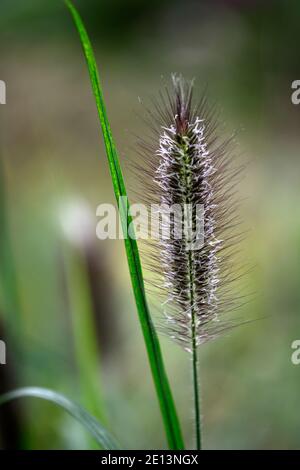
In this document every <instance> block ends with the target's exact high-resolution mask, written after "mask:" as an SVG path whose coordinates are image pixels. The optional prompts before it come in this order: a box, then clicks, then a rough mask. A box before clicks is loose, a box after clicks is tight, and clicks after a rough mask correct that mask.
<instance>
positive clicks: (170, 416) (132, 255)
mask: <svg viewBox="0 0 300 470" xmlns="http://www.w3.org/2000/svg"><path fill="white" fill-rule="evenodd" d="M65 2H66V5H67V7H68V8H69V10H70V12H71V15H72V17H73V20H74V23H75V25H76V28H77V30H78V33H79V36H80V40H81V44H82V47H83V51H84V55H85V58H86V61H87V65H88V70H89V74H90V79H91V84H92V89H93V93H94V97H95V100H96V106H97V110H98V114H99V119H100V124H101V128H102V133H103V138H104V144H105V148H106V153H107V158H108V163H109V168H110V173H111V177H112V182H113V187H114V192H115V196H116V199H117V202H118V205H119V212H120V219H121V224H122V228H123V232H125V233H127V228H128V226H129V224H130V223H131V222H132V219H131V217H130V215H129V214H128V209H129V203H128V199H127V193H126V188H125V184H124V179H123V175H122V171H121V167H120V163H119V158H118V154H117V150H116V147H115V144H114V141H113V138H112V133H111V130H110V125H109V121H108V118H107V114H106V109H105V105H104V99H103V94H102V89H101V86H100V81H99V76H98V71H97V65H96V61H95V57H94V53H93V49H92V46H91V43H90V40H89V37H88V34H87V32H86V29H85V27H84V25H83V23H82V20H81V18H80V16H79V14H78V12H77V10H76V9H75V7H74V6H73V4H72V3H71V1H69V0H65ZM119 197H124V198H126V201H124V199H122V201H121V203H120V201H119ZM125 248H126V254H127V260H128V265H129V271H130V276H131V281H132V287H133V292H134V296H135V301H136V305H137V310H138V314H139V319H140V323H141V327H142V331H143V335H144V340H145V344H146V349H147V352H148V357H149V362H150V366H151V371H152V375H153V380H154V383H155V387H156V392H157V395H158V399H159V403H160V409H161V413H162V417H163V421H164V425H165V430H166V434H167V439H168V443H169V446H170V448H171V449H183V448H184V444H183V439H182V435H181V430H180V425H179V421H178V418H177V413H176V409H175V405H174V401H173V397H172V393H171V389H170V386H169V382H168V378H167V375H166V371H165V367H164V363H163V359H162V355H161V350H160V345H159V341H158V337H157V334H156V332H155V329H154V326H153V324H152V321H151V316H150V312H149V309H148V305H147V301H146V295H145V288H144V281H143V275H142V268H141V262H140V256H139V251H138V247H137V242H136V240H134V239H133V238H129V237H125Z"/></svg>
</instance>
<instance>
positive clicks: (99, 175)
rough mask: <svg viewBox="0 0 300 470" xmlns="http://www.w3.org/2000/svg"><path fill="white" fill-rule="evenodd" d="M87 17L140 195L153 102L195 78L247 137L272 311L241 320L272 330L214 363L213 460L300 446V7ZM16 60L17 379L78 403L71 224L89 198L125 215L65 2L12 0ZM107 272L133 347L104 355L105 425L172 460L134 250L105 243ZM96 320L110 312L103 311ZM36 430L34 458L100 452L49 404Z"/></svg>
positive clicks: (12, 99)
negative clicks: (295, 346) (240, 451)
mask: <svg viewBox="0 0 300 470" xmlns="http://www.w3.org/2000/svg"><path fill="white" fill-rule="evenodd" d="M76 4H77V5H78V7H79V9H80V11H81V12H82V15H83V17H84V19H85V21H86V24H87V27H88V29H89V31H90V32H91V35H92V38H93V40H95V41H96V43H95V48H96V53H97V56H98V62H99V65H100V68H101V75H102V82H103V87H104V93H105V98H106V100H107V107H108V113H109V117H110V119H111V122H112V128H113V131H114V133H115V135H116V140H117V144H118V148H119V150H120V153H121V158H122V163H123V166H124V167H125V176H126V180H127V181H129V183H130V185H131V187H132V189H135V186H136V182H135V180H134V178H133V177H132V175H131V173H130V171H129V170H128V169H127V163H128V160H134V159H135V158H138V157H137V155H136V153H135V151H134V149H132V147H134V143H135V138H134V137H133V134H137V135H143V134H144V133H145V132H146V129H145V125H144V123H143V122H142V120H141V119H140V118H137V117H136V113H137V114H139V115H141V114H142V115H143V113H144V111H143V107H142V106H141V105H140V103H139V100H138V98H139V97H141V98H142V100H143V101H145V102H146V103H149V97H150V96H151V95H155V94H156V93H157V90H159V89H160V88H161V87H162V86H163V85H164V80H168V77H169V75H170V73H171V72H174V71H178V72H182V73H183V74H185V75H187V77H196V79H197V80H196V88H197V89H199V90H200V91H199V93H200V92H201V89H203V88H205V85H206V84H207V85H208V86H207V90H208V94H209V96H210V98H211V99H212V100H213V101H216V102H217V103H218V104H220V105H221V106H222V117H223V118H224V120H225V121H226V124H227V127H228V128H229V129H232V128H233V129H234V128H236V127H237V128H238V129H240V128H241V129H242V132H240V135H239V142H240V150H241V153H242V154H244V156H242V157H241V158H242V159H243V158H245V160H250V162H251V165H250V167H248V169H247V172H246V175H245V178H244V181H243V183H242V185H241V188H240V190H241V197H244V196H245V197H246V198H247V202H245V204H244V203H243V204H244V205H243V218H244V219H245V220H246V222H247V224H248V225H249V226H250V228H251V232H250V234H249V236H248V237H247V242H246V244H245V249H244V254H245V256H247V257H248V258H250V261H251V263H252V264H255V265H257V268H256V269H254V271H253V272H252V274H251V276H250V280H249V283H250V288H251V290H252V291H254V292H256V300H255V302H253V303H251V304H249V305H246V306H245V307H244V308H243V311H242V312H241V313H240V314H241V315H243V317H244V318H246V319H247V318H251V319H255V318H260V320H258V321H254V322H252V323H250V324H249V325H247V326H243V327H241V328H239V329H236V330H234V331H233V332H232V333H230V334H228V336H225V337H223V338H221V339H219V340H217V341H214V342H212V343H210V344H208V345H207V346H204V347H203V348H202V349H201V354H200V356H201V377H202V379H201V387H202V395H203V415H204V446H205V447H206V448H288V449H292V448H299V437H298V429H299V422H300V414H299V413H298V412H297V409H298V390H299V386H300V379H299V369H298V368H299V366H298V367H297V366H295V365H293V364H292V363H291V360H290V356H291V352H292V350H291V343H292V341H294V340H295V339H299V331H300V316H299V308H300V297H299V280H300V270H299V252H300V235H299V233H300V225H299V220H300V214H299V204H298V201H299V197H300V189H299V171H300V164H299V145H300V138H299V107H297V106H293V105H292V104H291V100H290V94H291V82H292V81H293V80H295V79H299V75H300V59H299V54H298V53H297V49H296V48H297V38H298V28H299V17H300V3H299V2H298V1H296V0H290V1H289V2H285V1H283V0H282V1H273V2H268V1H258V0H257V1H242V0H240V1H238V0H231V1H230V0H227V1H226V0H222V1H221V0H218V1H205V2H204V1H202V2H200V1H199V2H196V1H187V2H180V1H179V0H178V1H177V0H176V1H171V0H165V1H160V2H158V1H155V2H148V1H133V0H132V1H121V0H118V1H117V0H115V1H108V0H105V1H104V0H103V1H96V0H93V1H92V0H85V1H83V0H82V1H79V0H78V1H77V2H76ZM0 49H1V63H0V79H4V80H5V81H6V82H7V90H8V99H7V105H5V106H1V108H0V150H1V152H0V154H1V159H2V162H3V168H4V172H3V174H4V181H5V187H6V194H5V203H6V216H7V230H6V234H7V235H6V236H9V243H10V246H11V252H12V255H13V259H14V273H15V274H14V276H15V278H16V279H15V282H16V285H17V286H18V302H19V305H20V314H21V315H22V335H21V336H22V337H21V338H20V342H21V343H22V345H24V349H23V353H22V354H20V353H18V354H17V357H16V359H17V366H18V367H17V369H19V370H21V371H22V373H21V374H20V378H19V380H18V382H19V383H21V385H24V386H27V385H36V386H44V387H47V388H53V389H56V390H58V391H60V392H62V393H65V394H66V395H68V396H69V397H70V398H72V399H74V400H77V401H79V402H80V387H79V386H78V383H79V381H80V377H79V376H78V367H77V364H76V354H75V353H74V345H73V337H72V328H71V312H70V305H69V304H68V302H66V295H65V287H64V284H63V282H64V281H63V276H64V274H63V268H62V258H63V253H62V252H63V250H64V248H63V245H64V242H65V241H64V242H63V241H62V239H63V238H64V235H63V234H62V229H61V225H60V222H59V213H60V210H61V207H62V206H64V203H65V200H66V199H67V200H70V199H71V200H72V199H74V200H75V201H76V200H78V197H79V198H83V199H84V200H86V201H87V204H89V206H90V207H91V210H92V212H93V213H95V209H96V206H97V205H98V204H99V203H101V202H113V194H112V189H111V184H110V180H109V175H108V169H107V165H106V159H105V153H104V149H103V146H102V144H101V143H99V142H100V138H99V134H98V127H97V118H96V111H95V108H94V103H93V100H92V96H91V93H90V87H89V82H88V77H87V74H86V69H85V64H84V62H83V58H82V54H81V51H80V48H79V46H78V42H77V37H76V33H75V30H74V28H73V25H72V24H71V21H70V19H69V17H68V14H67V12H66V10H65V7H64V5H63V2H60V1H57V0H55V1H50V0H44V1H43V2H40V1H38V0H26V2H25V1H22V0H19V1H18V0H2V2H1V15H0ZM161 75H163V77H164V79H163V80H161ZM45 90H46V91H47V92H46V93H45ZM99 154H100V161H99ZM2 215H3V214H2ZM0 216H1V214H0ZM103 253H105V257H104V254H103ZM104 258H106V261H107V260H108V262H106V261H105V263H104V264H103V266H102V268H101V266H100V267H99V269H100V271H101V272H102V271H103V270H104V271H106V270H108V271H109V270H110V272H109V276H110V278H111V281H110V283H109V287H110V291H111V293H110V295H111V296H112V297H113V300H114V302H115V304H114V312H115V317H114V320H115V321H116V322H117V327H116V330H117V337H118V340H117V341H113V340H112V342H111V347H109V344H107V345H105V350H106V353H105V360H102V359H101V358H100V359H99V368H100V369H101V372H100V373H99V376H101V384H102V396H103V400H104V402H105V405H106V410H107V413H106V414H107V421H108V422H109V423H110V429H111V430H113V431H114V432H115V434H116V436H117V438H118V440H119V441H120V442H121V443H123V444H124V445H125V446H127V447H129V448H147V447H148V448H149V447H150V448H151V447H152V448H161V447H163V446H164V445H165V441H164V435H163V430H162V425H161V419H160V416H159V411H158V406H157V402H156V399H155V395H154V390H153V386H152V383H151V377H150V372H149V370H148V365H147V360H146V354H145V351H144V346H143V342H142V338H141V334H140V331H139V326H138V324H137V321H136V314H135V306H134V302H133V299H132V295H131V292H130V281H129V276H128V272H127V266H126V259H125V253H124V250H123V244H122V241H105V242H100V241H99V240H96V247H95V251H93V259H94V260H95V259H97V260H98V261H99V263H101V262H102V260H104ZM115 265H117V266H118V269H117V270H114V269H113V266H115ZM104 266H105V267H104ZM94 290H95V286H94ZM152 300H153V303H155V300H156V299H152ZM97 305H98V307H97V310H98V311H99V300H98V302H97ZM104 324H105V322H104ZM103 328H105V327H103ZM114 328H115V327H114V326H112V327H111V329H113V330H114ZM99 337H100V338H101V335H99ZM102 338H103V335H102ZM107 338H112V336H111V331H110V332H109V334H108V335H107ZM108 341H110V340H109V339H108ZM162 345H163V350H164V353H165V357H166V361H167V367H168V370H169V375H170V378H171V382H172V385H173V387H174V391H175V398H176V401H177V403H178V409H179V412H180V415H181V418H182V420H183V424H184V431H185V436H186V440H187V442H189V443H190V444H191V443H192V435H191V431H190V430H191V426H190V423H191V418H192V402H191V393H190V392H191V390H190V389H189V387H188V385H187V384H188V383H189V380H190V359H189V357H188V356H187V355H186V354H185V353H183V352H182V351H180V350H179V349H178V348H177V347H176V346H175V345H173V344H172V343H171V342H170V341H168V340H167V339H165V338H163V339H162ZM94 373H95V375H97V374H98V372H97V371H95V372H94ZM97 377H98V375H97ZM96 380H97V379H96ZM25 416H26V418H27V419H26V422H27V425H26V433H27V436H28V438H27V442H26V446H27V447H31V448H75V447H76V448H80V447H86V446H88V445H89V442H88V441H87V439H86V436H85V434H84V433H83V431H82V430H81V428H80V427H78V426H77V425H76V424H74V422H73V421H72V422H71V421H70V420H69V418H66V417H64V416H63V414H62V413H61V412H59V411H57V410H53V408H52V407H51V406H48V405H47V404H45V403H34V402H30V403H28V404H27V403H26V410H25ZM37 416H38V419H36V417H37Z"/></svg>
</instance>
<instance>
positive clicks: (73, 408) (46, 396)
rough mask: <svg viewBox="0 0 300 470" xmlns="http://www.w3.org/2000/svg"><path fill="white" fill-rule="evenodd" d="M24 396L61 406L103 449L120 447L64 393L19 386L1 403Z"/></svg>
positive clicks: (0, 398)
mask: <svg viewBox="0 0 300 470" xmlns="http://www.w3.org/2000/svg"><path fill="white" fill-rule="evenodd" d="M24 397H35V398H41V399H42V400H47V401H50V402H52V403H54V404H55V405H58V406H60V407H61V408H62V409H63V410H65V411H66V412H67V413H69V414H70V415H71V416H73V418H75V419H77V421H79V422H80V423H81V424H82V425H83V426H84V427H85V428H86V429H87V430H88V431H89V432H90V433H91V434H92V436H93V437H94V438H95V440H96V441H97V443H98V444H99V446H100V447H101V448H102V449H106V450H113V449H119V446H118V444H117V443H116V441H115V439H114V438H113V437H112V436H111V435H110V434H109V432H108V431H107V430H106V429H105V428H104V427H103V426H102V425H101V424H100V423H99V422H98V421H97V420H96V419H95V418H94V417H93V416H92V415H90V414H89V413H88V412H87V411H86V410H85V409H84V408H82V407H81V406H79V405H77V404H76V403H74V402H73V401H71V400H69V399H68V398H66V397H65V396H64V395H61V394H60V393H57V392H54V391H53V390H48V389H46V388H40V387H25V388H19V389H16V390H12V391H11V392H8V393H5V394H3V395H1V396H0V405H3V404H5V403H7V402H9V401H11V400H15V399H17V398H24Z"/></svg>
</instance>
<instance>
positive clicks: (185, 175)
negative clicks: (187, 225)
mask: <svg viewBox="0 0 300 470" xmlns="http://www.w3.org/2000/svg"><path fill="white" fill-rule="evenodd" d="M181 147H182V150H183V152H184V157H183V168H182V179H183V182H184V187H185V188H186V194H185V196H184V200H185V201H184V202H185V204H191V202H192V188H191V175H190V170H189V165H190V156H189V153H188V146H187V145H186V143H185V142H184V139H182V142H181ZM192 229H194V227H192ZM192 253H193V252H192V251H191V250H189V255H188V278H189V279H188V281H189V307H190V313H191V337H192V376H193V389H194V412H195V431H196V448H197V450H200V449H201V415H200V392H199V377H198V354H197V326H196V312H195V307H194V300H195V296H194V289H195V275H194V265H195V263H194V259H193V254H192Z"/></svg>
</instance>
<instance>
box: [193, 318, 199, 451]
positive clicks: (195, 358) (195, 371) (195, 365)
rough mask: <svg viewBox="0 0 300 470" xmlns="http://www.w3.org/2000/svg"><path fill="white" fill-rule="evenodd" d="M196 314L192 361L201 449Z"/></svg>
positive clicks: (197, 432) (197, 426)
mask: <svg viewBox="0 0 300 470" xmlns="http://www.w3.org/2000/svg"><path fill="white" fill-rule="evenodd" d="M194 316H195V315H194V314H192V336H193V339H192V343H193V344H192V361H193V386H194V408H195V428H196V447H197V450H201V415H200V392H199V379H198V354H197V345H196V334H195V333H196V332H195V325H194Z"/></svg>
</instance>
